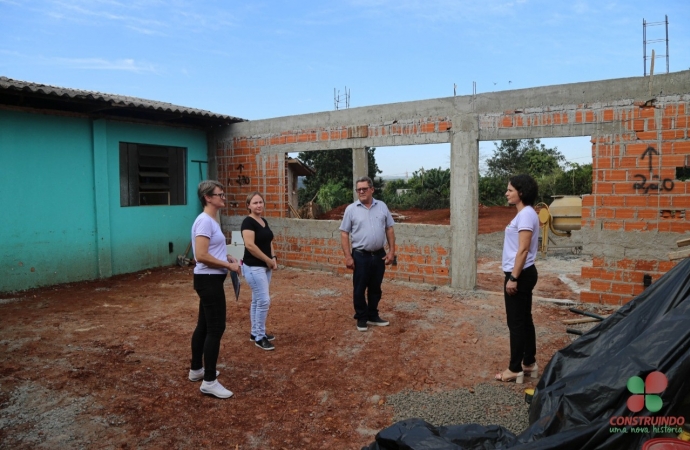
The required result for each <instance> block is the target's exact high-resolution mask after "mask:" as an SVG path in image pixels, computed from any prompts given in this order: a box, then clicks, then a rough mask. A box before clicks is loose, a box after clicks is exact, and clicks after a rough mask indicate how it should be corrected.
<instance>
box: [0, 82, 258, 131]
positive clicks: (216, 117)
mask: <svg viewBox="0 0 690 450" xmlns="http://www.w3.org/2000/svg"><path fill="white" fill-rule="evenodd" d="M0 105H10V106H18V107H28V108H35V109H50V110H58V111H67V112H76V113H86V114H90V115H99V116H107V117H117V118H123V119H124V118H133V119H142V120H150V121H156V122H164V123H168V124H170V123H172V124H182V125H192V126H204V125H205V126H208V125H222V124H229V123H235V122H244V121H246V119H241V118H239V117H233V116H228V115H225V114H217V113H214V112H211V111H206V110H203V109H197V108H188V107H185V106H178V105H173V104H171V103H165V102H158V101H154V100H146V99H142V98H136V97H128V96H124V95H113V94H105V93H102V92H95V91H85V90H80V89H69V88H62V87H57V86H50V85H46V84H40V83H31V82H28V81H20V80H13V79H11V78H7V77H0Z"/></svg>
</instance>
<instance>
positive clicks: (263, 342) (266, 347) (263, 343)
mask: <svg viewBox="0 0 690 450" xmlns="http://www.w3.org/2000/svg"><path fill="white" fill-rule="evenodd" d="M254 345H256V346H257V347H259V348H260V349H261V350H274V349H275V347H274V346H273V344H271V343H270V342H268V339H266V338H265V337H264V338H263V339H261V340H260V341H257V342H254Z"/></svg>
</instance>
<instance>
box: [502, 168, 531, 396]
mask: <svg viewBox="0 0 690 450" xmlns="http://www.w3.org/2000/svg"><path fill="white" fill-rule="evenodd" d="M538 191H539V187H538V185H537V182H536V181H534V179H533V178H532V177H531V176H529V175H516V176H514V177H512V178H510V182H509V183H508V190H507V191H506V199H507V200H508V203H509V204H511V205H515V206H516V207H517V215H516V216H515V218H514V219H513V220H512V221H511V222H510V224H508V226H507V227H506V231H505V237H504V240H503V261H502V268H503V272H504V274H505V280H504V291H503V296H504V299H505V306H506V317H507V319H508V320H507V321H508V330H509V331H510V363H509V365H508V369H506V370H504V371H503V372H499V373H497V374H496V377H495V378H496V380H498V381H515V382H516V383H522V382H523V379H524V376H525V374H526V375H527V376H531V377H533V378H536V377H537V375H538V367H537V360H536V353H537V338H536V332H535V330H534V322H533V321H532V290H533V289H534V286H535V285H536V284H537V278H538V274H537V268H536V267H535V266H534V259H535V257H536V256H537V249H538V246H539V216H538V215H537V213H536V212H535V211H534V208H533V207H532V205H534V202H535V200H536V199H537V194H538Z"/></svg>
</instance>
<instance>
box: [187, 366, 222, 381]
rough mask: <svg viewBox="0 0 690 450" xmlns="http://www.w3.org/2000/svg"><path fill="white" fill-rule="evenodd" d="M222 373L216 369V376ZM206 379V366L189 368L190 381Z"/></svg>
mask: <svg viewBox="0 0 690 450" xmlns="http://www.w3.org/2000/svg"><path fill="white" fill-rule="evenodd" d="M218 375H220V372H218V371H217V370H216V377H217V376H218ZM203 379H204V368H203V367H202V368H201V369H198V370H192V369H189V381H201V380H203Z"/></svg>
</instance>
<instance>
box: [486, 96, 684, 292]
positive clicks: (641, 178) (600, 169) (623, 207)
mask: <svg viewBox="0 0 690 450" xmlns="http://www.w3.org/2000/svg"><path fill="white" fill-rule="evenodd" d="M688 100H689V98H688V96H682V97H681V96H673V97H659V98H656V99H655V100H654V101H648V102H635V101H632V100H630V101H627V102H615V103H614V104H607V103H597V104H591V105H570V106H564V107H549V108H533V109H531V110H526V111H506V112H505V113H504V114H503V115H501V116H498V117H497V116H491V117H487V118H485V119H484V122H485V123H487V122H488V123H493V124H495V125H497V126H499V127H525V126H528V127H549V126H551V125H552V124H566V123H571V124H573V123H575V124H580V123H582V124H587V123H598V124H608V125H609V126H608V130H613V132H609V133H607V134H605V135H600V136H593V137H592V160H593V183H592V195H588V196H585V197H584V198H583V209H582V228H583V230H584V231H587V230H593V231H596V230H610V231H619V232H626V233H631V234H630V236H632V239H636V240H638V242H639V244H640V246H642V247H643V246H644V245H645V244H646V242H645V241H647V240H648V239H651V237H652V234H655V235H658V234H663V233H674V234H675V233H686V232H688V231H690V222H689V221H688V217H687V214H688V213H690V211H688V209H690V195H689V194H690V183H689V182H688V181H684V179H685V178H686V177H688V175H690V172H689V171H690V136H689V135H688V129H689V127H690V119H689V115H688V111H689V101H688ZM678 236H680V235H678ZM665 250H668V251H673V250H674V249H673V248H670V247H669V248H667V249H665ZM585 251H586V252H592V253H593V254H594V255H595V257H594V259H593V264H592V265H593V267H591V268H583V269H582V277H583V278H587V279H590V280H591V281H590V291H589V292H583V293H582V294H581V300H582V301H586V302H595V303H607V304H613V305H621V304H623V303H626V302H628V301H629V300H631V299H632V298H633V297H634V296H635V295H638V294H640V293H641V292H642V291H643V289H644V284H643V280H644V276H645V275H649V276H651V279H652V281H654V280H656V279H658V278H659V277H660V276H661V275H663V274H664V273H666V272H667V271H668V270H670V269H671V268H672V267H673V266H674V265H675V264H674V263H673V262H671V261H668V260H662V259H660V258H659V257H654V258H645V257H638V258H631V257H622V258H621V257H612V256H607V255H597V253H598V249H597V248H585Z"/></svg>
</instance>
